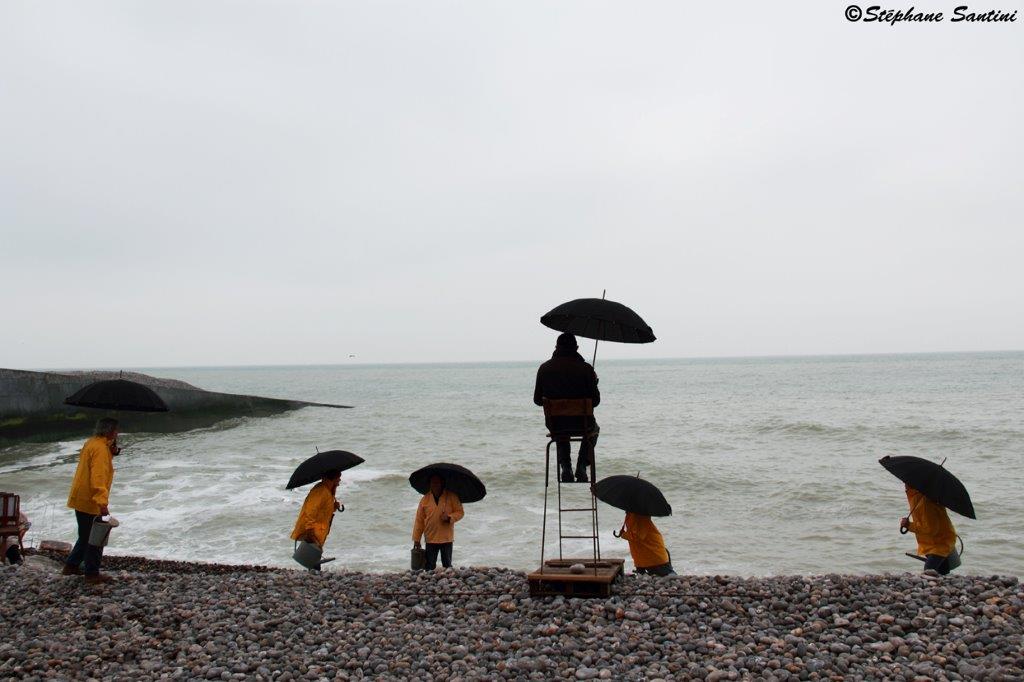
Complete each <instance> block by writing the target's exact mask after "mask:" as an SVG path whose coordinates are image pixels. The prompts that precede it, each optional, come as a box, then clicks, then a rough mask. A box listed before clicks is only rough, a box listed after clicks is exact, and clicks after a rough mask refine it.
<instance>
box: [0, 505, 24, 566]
mask: <svg viewBox="0 0 1024 682" xmlns="http://www.w3.org/2000/svg"><path fill="white" fill-rule="evenodd" d="M27 529H28V526H26V525H24V524H22V523H21V497H20V496H19V495H15V494H14V493H0V543H2V542H3V540H5V539H6V538H11V537H13V538H17V539H18V548H19V549H20V550H21V554H22V556H24V555H25V545H23V544H22V541H21V536H22V535H23V534H24V533H25V531H26V530H27ZM0 561H7V555H6V552H5V553H4V556H2V557H0Z"/></svg>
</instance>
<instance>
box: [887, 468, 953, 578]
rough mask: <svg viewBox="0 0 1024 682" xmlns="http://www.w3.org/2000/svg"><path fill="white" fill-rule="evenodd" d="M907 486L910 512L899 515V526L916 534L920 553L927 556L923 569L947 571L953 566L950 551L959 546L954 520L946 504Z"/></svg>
mask: <svg viewBox="0 0 1024 682" xmlns="http://www.w3.org/2000/svg"><path fill="white" fill-rule="evenodd" d="M906 489H907V504H908V505H910V514H908V516H904V517H903V518H901V519H900V528H906V529H907V530H909V531H910V532H911V533H913V534H914V536H915V537H916V538H917V553H918V554H919V555H921V556H923V557H924V558H925V562H924V570H926V571H927V570H934V571H936V572H937V573H938V574H939V575H946V574H947V573H949V571H950V568H951V567H950V563H949V558H950V555H951V554H953V551H954V550H955V549H956V529H955V528H954V527H953V522H952V521H950V520H949V514H947V513H946V508H945V507H943V506H942V505H939V504H936V503H934V502H932V501H931V500H929V499H928V498H927V497H925V496H924V495H923V494H921V493H920V492H919V491H917V490H915V489H914V488H911V487H910V486H909V485H908V486H906ZM910 516H912V517H913V520H910V518H909V517H910ZM958 558H959V557H958ZM957 565H959V563H958V564H957ZM953 568H955V566H954V567H953Z"/></svg>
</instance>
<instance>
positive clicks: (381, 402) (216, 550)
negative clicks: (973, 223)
mask: <svg viewBox="0 0 1024 682" xmlns="http://www.w3.org/2000/svg"><path fill="white" fill-rule="evenodd" d="M541 360H542V359H538V361H537V362H496V363H480V364H422V365H415V364H407V365H358V364H350V365H338V366H292V367H201V368H140V371H143V372H146V373H148V374H152V375H155V376H160V377H169V378H174V379H181V380H184V381H187V382H189V383H191V384H194V385H195V386H198V387H201V388H204V389H208V390H213V391H224V392H231V393H244V394H254V395H263V396H271V397H283V398H292V399H299V400H308V401H316V402H325V403H341V404H346V405H353V406H354V408H353V409H347V410H339V409H329V408H319V407H307V408H303V409H300V410H295V411H292V412H287V413H284V414H280V415H277V416H272V417H262V418H256V417H241V418H237V419H231V420H229V421H225V422H222V423H219V424H217V425H215V426H212V427H209V428H204V429H198V430H193V431H188V432H184V433H174V434H155V433H138V432H133V431H132V428H131V420H130V416H127V415H126V416H125V419H124V429H125V431H126V433H125V435H123V436H122V438H121V442H122V445H124V446H125V451H124V453H123V454H122V455H121V456H120V457H118V458H117V459H116V460H115V466H116V474H115V478H114V484H113V490H112V493H111V497H110V509H111V512H112V514H113V515H114V516H115V517H116V518H117V519H118V520H119V521H120V522H121V525H120V527H118V528H117V529H116V530H114V531H113V533H112V535H111V541H110V545H109V546H108V548H107V552H108V553H109V554H131V555H145V556H149V557H153V558H165V559H176V560H196V561H207V562H219V563H245V564H268V565H273V566H281V567H297V565H296V564H295V563H294V562H293V561H292V559H291V554H292V547H293V543H292V541H291V540H290V539H289V538H288V535H289V532H290V531H291V529H292V525H293V524H294V522H295V518H296V516H297V514H298V511H299V507H300V506H301V504H302V501H303V498H304V495H305V493H306V490H307V489H299V490H293V491H289V490H286V489H285V484H286V483H287V481H288V478H289V476H290V475H291V472H292V471H293V470H294V469H295V467H296V466H298V464H299V463H300V462H302V461H303V460H304V459H306V458H307V457H310V456H312V455H313V454H315V453H316V451H317V448H319V449H320V450H327V449H341V450H348V451H351V452H354V453H356V454H358V455H360V456H361V457H363V458H364V459H365V460H366V461H365V463H364V464H362V465H360V466H358V467H356V468H354V469H351V470H349V471H346V472H345V473H344V474H343V476H342V483H341V486H340V488H339V491H338V497H339V499H340V500H341V501H342V502H343V503H344V505H345V511H344V512H343V513H339V514H337V515H336V516H335V519H334V522H333V527H332V531H331V534H330V537H329V538H328V541H327V545H326V552H325V555H326V556H334V557H336V561H334V562H333V563H331V564H327V565H326V567H327V570H332V571H335V570H336V571H344V570H359V571H375V572H379V571H397V570H405V569H408V567H409V550H410V547H411V546H412V538H411V529H412V523H413V514H414V511H415V509H416V505H417V503H418V501H419V498H420V496H419V494H418V493H416V492H415V491H414V490H413V489H412V487H411V486H410V485H409V482H408V476H409V474H410V473H411V472H412V471H413V470H415V469H418V468H420V467H422V466H424V465H426V464H429V463H432V462H454V463H458V464H462V465H464V466H466V467H469V468H470V469H471V470H472V471H473V472H475V473H476V474H477V475H478V476H479V477H480V478H481V479H482V480H483V481H484V483H485V484H486V486H487V496H486V498H485V499H483V500H482V501H480V502H477V503H475V504H468V505H466V515H465V518H464V519H462V520H461V521H459V522H458V524H457V526H456V538H455V551H454V559H455V563H456V564H457V565H462V566H503V567H508V568H513V569H520V570H534V569H536V568H537V567H538V566H539V562H540V555H541V529H542V523H543V518H544V503H545V476H544V473H545V447H546V445H547V439H546V438H545V429H544V423H543V416H542V412H541V409H540V408H538V407H536V406H535V405H534V404H533V402H532V396H533V384H534V379H535V375H536V367H537V365H538V364H539V362H540V361H541ZM597 371H598V374H599V376H600V388H601V396H602V400H601V404H600V406H599V407H598V408H597V411H596V412H597V418H598V421H599V423H600V426H601V437H600V441H599V443H598V447H597V473H598V478H602V477H604V476H610V475H614V474H628V475H639V476H640V477H642V478H644V479H646V480H648V481H651V482H652V483H654V484H655V485H657V486H658V487H659V488H660V489H661V490H662V492H663V493H664V494H665V497H666V498H667V499H668V501H669V503H670V504H671V505H672V511H673V513H672V515H671V516H667V517H663V518H658V519H655V522H656V524H657V526H658V527H659V529H660V530H661V532H662V534H663V535H664V537H665V541H666V544H667V546H668V548H669V550H670V551H671V554H672V562H673V564H674V566H675V568H676V570H677V571H678V572H680V573H693V574H731V575H743V576H760V575H781V574H824V573H854V574H864V573H881V572H902V571H920V570H921V568H922V565H921V564H920V563H919V562H918V561H916V560H915V559H912V558H908V557H907V556H905V552H913V551H914V550H915V543H914V540H913V535H900V533H899V531H898V525H899V519H900V517H901V516H902V515H904V514H906V512H907V501H906V497H905V495H904V491H903V484H902V483H901V482H900V481H898V480H897V479H896V478H894V477H893V476H892V475H891V474H889V473H888V472H887V471H886V470H885V469H883V468H882V467H881V466H880V465H879V463H878V460H879V458H881V457H883V456H885V455H915V456H918V457H924V458H928V459H931V460H934V461H936V462H941V461H943V460H945V466H946V468H947V469H948V470H949V471H951V472H953V473H954V474H955V475H956V476H957V477H958V478H959V479H960V480H961V481H962V482H963V483H964V485H965V486H966V487H967V489H968V490H969V491H970V494H971V497H972V500H973V502H974V507H975V510H976V511H977V517H978V518H977V520H971V519H966V518H963V517H961V516H958V515H956V514H952V513H951V518H952V519H953V522H954V524H955V525H956V528H957V532H958V533H959V535H960V536H961V538H962V541H963V547H964V551H963V566H962V568H961V569H959V570H960V571H961V572H963V573H969V574H986V575H987V574H997V573H998V574H1012V575H1021V574H1022V573H1024V539H1022V531H1024V495H1022V494H1021V491H1022V490H1024V353H1022V352H1003V353H958V354H921V355H865V356H823V357H776V358H724V359H673V360H608V361H602V360H600V359H598V366H597ZM82 442H83V441H82V439H74V440H67V441H62V442H57V443H47V444H39V443H32V444H21V445H16V446H12V447H7V448H4V449H2V450H0V489H4V490H13V491H17V492H19V493H21V495H22V506H23V510H24V511H25V512H26V513H27V514H28V515H29V517H30V518H31V520H32V521H33V527H32V529H31V531H30V533H29V540H30V542H32V543H38V542H39V541H40V540H43V539H56V540H66V541H73V539H74V536H75V525H74V514H73V512H72V511H70V510H69V509H67V508H66V506H65V503H66V499H67V492H68V487H69V484H70V482H71V478H72V475H73V473H74V470H75V465H76V460H77V456H78V451H79V450H80V448H81V446H82ZM553 450H554V449H553V448H552V462H551V466H552V474H554V469H555V462H554V452H553ZM573 457H574V459H575V447H574V453H573ZM548 492H549V494H550V498H549V500H548V507H549V516H548V523H549V525H548V543H547V548H546V556H548V557H550V556H553V555H557V554H558V551H559V547H558V542H557V538H556V537H554V536H556V535H557V521H558V519H557V514H555V513H553V511H552V510H553V508H555V507H556V506H557V502H556V494H557V489H556V487H555V483H554V476H553V475H552V478H551V487H550V488H549V489H548ZM562 494H563V498H564V500H565V501H566V503H567V505H569V504H572V503H574V502H579V503H585V502H586V501H587V499H586V498H587V494H588V493H587V486H582V485H571V486H569V485H567V486H563V488H562ZM576 516H577V517H580V516H582V517H584V518H583V519H579V518H577V520H576V521H575V522H573V521H570V520H568V519H566V520H565V526H564V527H565V529H566V530H564V531H563V532H564V533H565V534H571V533H572V531H573V529H574V528H575V529H577V530H579V531H580V532H581V533H582V532H586V531H587V530H588V526H589V515H586V514H577V515H576ZM622 517H623V512H621V511H620V510H618V509H615V508H613V507H610V506H607V505H605V504H603V503H602V504H600V505H599V525H600V541H601V550H602V555H603V556H609V557H623V558H626V559H627V568H628V567H631V562H630V561H629V560H628V557H629V552H628V547H627V545H626V543H625V542H624V541H622V540H619V539H617V538H615V537H614V536H613V534H612V531H613V530H616V529H618V528H619V526H620V525H621V522H622ZM574 542H575V543H577V544H573V543H574ZM562 551H563V555H564V556H589V554H590V552H591V544H590V542H589V541H573V540H567V541H566V543H565V546H564V547H563V548H562Z"/></svg>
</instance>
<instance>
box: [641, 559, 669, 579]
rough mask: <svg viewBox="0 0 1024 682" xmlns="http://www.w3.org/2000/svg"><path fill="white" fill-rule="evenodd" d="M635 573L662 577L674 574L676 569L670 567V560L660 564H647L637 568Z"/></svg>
mask: <svg viewBox="0 0 1024 682" xmlns="http://www.w3.org/2000/svg"><path fill="white" fill-rule="evenodd" d="M636 573H639V574H640V575H657V576H660V577H662V578H664V577H665V576H668V575H675V574H676V571H675V569H674V568H672V562H669V563H667V564H662V565H660V566H648V567H647V568H638V569H636Z"/></svg>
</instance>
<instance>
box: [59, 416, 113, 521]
mask: <svg viewBox="0 0 1024 682" xmlns="http://www.w3.org/2000/svg"><path fill="white" fill-rule="evenodd" d="M113 482H114V454H113V453H112V452H111V451H110V441H108V440H107V438H106V436H93V437H92V438H90V439H89V440H87V441H85V445H84V446H83V447H82V452H81V453H80V454H79V455H78V468H77V469H75V477H74V478H73V479H72V480H71V492H70V493H68V506H69V507H71V508H72V509H74V510H75V511H80V512H83V513H85V514H92V515H94V516H98V515H99V513H100V507H105V506H106V505H108V504H110V486H111V484H112V483H113Z"/></svg>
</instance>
